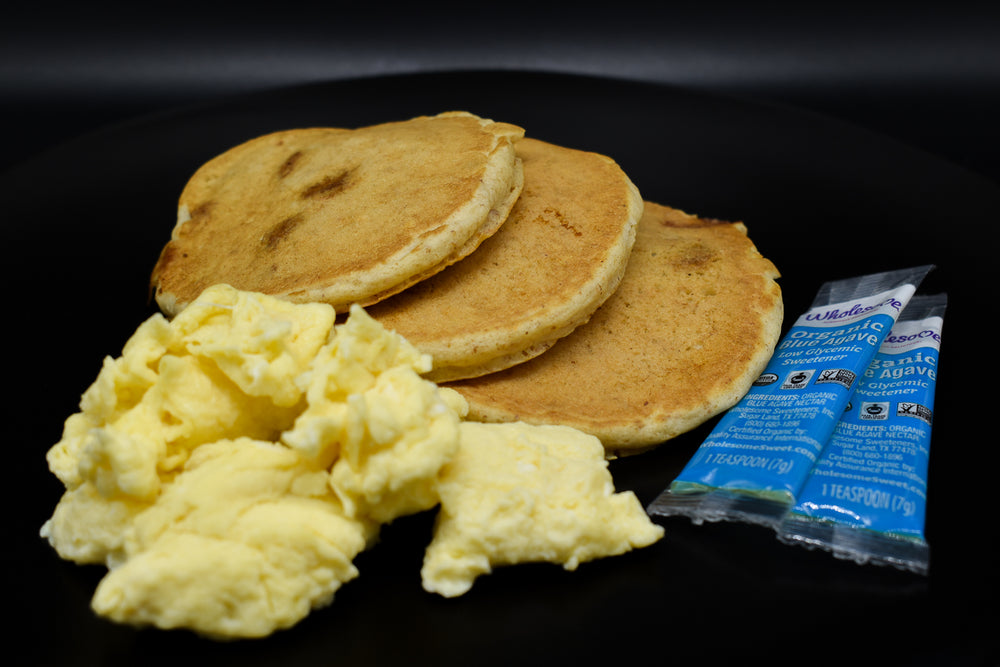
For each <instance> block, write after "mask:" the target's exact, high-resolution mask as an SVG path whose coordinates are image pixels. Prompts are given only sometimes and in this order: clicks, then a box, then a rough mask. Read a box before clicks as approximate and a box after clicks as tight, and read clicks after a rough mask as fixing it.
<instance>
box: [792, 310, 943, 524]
mask: <svg viewBox="0 0 1000 667" xmlns="http://www.w3.org/2000/svg"><path fill="white" fill-rule="evenodd" d="M939 322H940V318H935V319H932V320H925V321H920V322H903V323H901V324H900V325H898V326H897V327H896V328H895V329H894V330H893V332H892V334H891V335H890V337H889V338H888V339H887V340H886V343H885V344H884V345H883V347H882V349H881V350H880V351H879V352H878V354H877V355H876V357H875V358H874V360H873V361H872V363H871V365H870V366H869V367H868V369H867V370H866V371H865V373H864V375H863V377H862V378H861V380H860V381H859V383H858V388H857V390H856V392H855V394H854V396H852V397H851V401H850V405H849V406H848V408H847V410H846V411H845V412H844V414H843V416H842V418H841V420H840V423H839V424H838V425H837V426H836V428H835V430H834V433H833V435H832V438H831V440H830V442H829V443H828V444H827V446H826V448H825V449H824V451H823V453H822V456H821V457H820V459H819V460H818V461H817V462H816V465H815V467H814V468H813V471H812V473H811V474H810V477H809V479H808V482H807V483H806V484H805V486H804V488H803V489H802V493H801V494H800V496H799V501H798V504H797V505H796V506H795V508H794V510H793V513H795V514H801V515H805V516H808V517H812V518H815V519H821V520H823V519H825V520H831V521H836V522H838V523H841V524H846V525H849V526H855V527H860V528H867V529H871V530H875V531H880V532H885V533H891V534H894V535H899V536H903V537H913V538H921V539H922V538H923V527H924V514H925V511H924V508H925V503H926V493H927V467H928V459H929V454H930V435H931V422H932V417H933V409H934V388H935V385H936V383H937V359H938V349H939V341H940V324H939Z"/></svg>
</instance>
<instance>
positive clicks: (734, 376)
mask: <svg viewBox="0 0 1000 667" xmlns="http://www.w3.org/2000/svg"><path fill="white" fill-rule="evenodd" d="M777 277H778V271H777V269H775V267H774V265H773V264H772V263H771V262H770V261H769V260H767V259H765V258H764V257H762V256H761V255H760V253H759V252H758V251H757V249H756V248H755V247H754V245H753V243H752V242H751V241H750V240H749V239H748V238H747V233H746V227H745V226H744V225H743V224H742V223H738V222H737V223H728V222H720V221H715V220H705V219H700V218H697V217H695V216H693V215H688V214H687V213H684V212H682V211H678V210H675V209H671V208H668V207H666V206H661V205H658V204H655V203H652V202H646V205H645V211H644V213H643V216H642V219H641V220H640V221H639V226H638V230H637V233H636V241H635V245H634V247H633V249H632V255H631V258H630V259H629V265H628V269H627V270H626V272H625V276H624V278H623V279H622V281H621V284H620V286H619V287H618V290H617V291H616V292H615V293H614V294H613V295H612V296H611V297H610V298H609V299H608V300H607V301H606V302H605V303H604V305H603V306H601V307H600V308H599V309H598V310H597V311H596V312H595V313H594V315H593V317H592V318H591V319H590V321H589V322H588V323H587V324H584V325H583V326H581V327H579V328H577V329H576V330H575V331H574V332H573V333H571V334H570V335H569V336H567V337H565V338H563V339H562V340H560V341H559V342H558V343H557V344H556V345H554V346H553V347H552V348H551V349H550V350H548V351H547V352H545V354H543V355H541V356H539V357H537V358H535V359H532V360H531V361H528V362H526V363H524V364H520V365H518V366H514V367H513V368H509V369H507V370H504V371H501V372H499V373H494V374H491V375H485V376H482V377H479V378H474V379H469V380H463V381H459V382H455V383H451V384H449V385H447V386H450V387H452V388H453V389H456V390H458V392H459V393H461V394H462V395H463V396H464V397H465V398H466V400H468V401H469V404H470V414H469V416H470V418H471V419H475V420H480V421H491V422H502V421H515V420H523V421H526V422H529V423H537V424H565V425H568V426H574V427H576V428H578V429H580V430H582V431H585V432H588V433H591V434H593V435H596V436H597V437H598V438H600V439H601V441H602V442H603V444H604V446H605V449H606V450H607V451H608V453H609V454H611V455H614V454H618V453H632V452H636V451H641V450H643V449H648V448H650V447H653V446H655V445H657V444H659V443H662V442H663V441H665V440H668V439H670V438H673V437H675V436H677V435H679V434H681V433H684V432H685V431H688V430H690V429H692V428H694V427H696V426H698V425H700V424H701V423H703V422H704V421H706V420H708V419H709V418H711V417H713V416H714V415H716V414H718V413H720V412H722V411H724V410H727V409H729V408H730V407H732V406H733V405H734V404H735V403H736V402H737V401H739V399H740V398H741V397H742V396H743V395H744V394H745V393H746V392H747V390H749V388H750V385H751V383H752V382H753V381H754V380H755V379H756V378H757V376H758V375H759V374H760V372H761V371H762V370H763V369H764V366H765V365H766V364H767V361H768V359H769V358H770V356H771V354H772V352H773V351H774V346H775V344H776V343H777V341H778V337H779V335H780V331H781V323H782V316H783V304H782V299H781V291H780V288H779V287H778V284H777V283H776V282H775V279H776V278H777Z"/></svg>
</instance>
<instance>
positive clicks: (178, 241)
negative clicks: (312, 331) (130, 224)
mask: <svg viewBox="0 0 1000 667" xmlns="http://www.w3.org/2000/svg"><path fill="white" fill-rule="evenodd" d="M522 135H523V130H522V129H521V128H519V127H516V126H514V125H509V124H506V123H494V122H493V121H490V120H486V119H482V118H479V117H477V116H474V115H472V114H469V113H465V112H449V113H444V114H440V115H437V116H429V117H428V116H422V117H419V118H413V119H410V120H405V121H399V122H392V123H384V124H381V125H373V126H370V127H364V128H359V129H353V130H347V129H340V128H303V129H292V130H285V131H280V132H275V133H272V134H268V135H265V136H262V137H257V138H255V139H251V140H250V141H247V142H245V143H243V144H240V145H238V146H236V147H234V148H232V149H230V150H228V151H226V152H225V153H223V154H221V155H219V156H217V157H215V158H213V159H212V160H210V161H209V162H207V163H206V164H204V165H203V166H202V167H201V168H200V169H198V170H197V171H196V172H195V173H194V175H193V176H192V177H191V179H190V180H189V182H188V183H187V185H186V186H185V188H184V190H183V191H182V193H181V196H180V201H179V204H178V221H177V225H176V226H175V228H174V231H173V234H172V236H171V239H170V241H169V242H168V243H167V244H166V246H165V247H164V248H163V251H162V253H161V256H160V258H159V261H158V262H157V264H156V267H155V269H154V271H153V276H152V283H153V286H154V287H155V290H156V292H155V294H156V300H157V302H158V303H159V305H160V307H161V309H162V310H163V311H164V312H166V313H167V314H171V315H172V314H175V313H177V312H179V311H180V310H181V309H182V308H183V307H184V306H185V305H186V304H187V303H189V302H190V301H191V300H193V299H194V298H195V297H196V296H197V295H198V294H200V293H201V291H202V290H203V289H205V288H206V287H208V286H210V285H213V284H216V283H228V284H230V285H232V286H233V287H236V288H238V289H242V290H248V291H256V292H263V293H265V294H270V295H273V296H278V297H282V298H286V299H288V300H290V301H296V302H306V301H321V302H326V303H330V304H331V305H333V306H334V308H335V309H336V310H337V311H345V310H346V309H347V308H348V307H349V306H350V304H352V303H359V304H361V305H369V304H372V303H375V302H377V301H379V300H380V299H383V298H385V297H386V296H388V295H390V294H394V293H396V292H398V291H400V290H402V289H404V288H406V287H408V286H409V285H412V284H413V283H415V282H417V281H419V280H421V279H423V278H426V277H427V276H430V275H433V274H434V273H436V272H437V271H440V270H441V269H443V268H444V267H446V266H448V265H449V264H451V263H453V262H455V261H458V260H459V259H461V258H462V257H464V256H465V255H467V254H468V253H470V252H472V251H473V250H475V248H476V247H477V246H478V245H479V243H480V242H482V240H483V239H485V238H487V237H489V236H490V235H491V234H493V233H495V232H496V230H497V229H498V228H499V227H500V225H501V224H502V223H503V221H504V220H505V219H506V217H507V214H508V213H509V211H510V208H511V206H513V204H514V201H516V199H517V196H518V195H519V193H520V190H521V187H522V183H523V181H522V179H523V172H522V169H521V165H520V161H519V160H518V158H517V155H516V152H515V148H514V144H515V142H516V141H517V139H519V138H520V137H521V136H522Z"/></svg>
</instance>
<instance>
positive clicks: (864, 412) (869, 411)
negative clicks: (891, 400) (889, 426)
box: [858, 401, 890, 421]
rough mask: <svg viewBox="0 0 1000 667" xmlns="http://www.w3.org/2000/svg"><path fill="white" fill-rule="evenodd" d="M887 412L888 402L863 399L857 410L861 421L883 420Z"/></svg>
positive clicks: (887, 415)
mask: <svg viewBox="0 0 1000 667" xmlns="http://www.w3.org/2000/svg"><path fill="white" fill-rule="evenodd" d="M889 414H890V412H889V404H888V403H885V402H878V403H875V402H870V401H863V402H862V403H861V408H860V409H859V410H858V416H859V417H860V418H861V419H862V420H863V421H885V420H886V419H888V418H889Z"/></svg>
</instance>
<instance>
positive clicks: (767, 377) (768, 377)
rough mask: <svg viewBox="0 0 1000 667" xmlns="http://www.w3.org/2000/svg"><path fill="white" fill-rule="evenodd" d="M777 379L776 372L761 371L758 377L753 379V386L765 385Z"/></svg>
mask: <svg viewBox="0 0 1000 667" xmlns="http://www.w3.org/2000/svg"><path fill="white" fill-rule="evenodd" d="M777 381H778V374H777V373H761V375H760V377H758V378H757V379H756V380H754V381H753V386H755V387H766V386H767V385H769V384H774V383H775V382H777Z"/></svg>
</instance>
